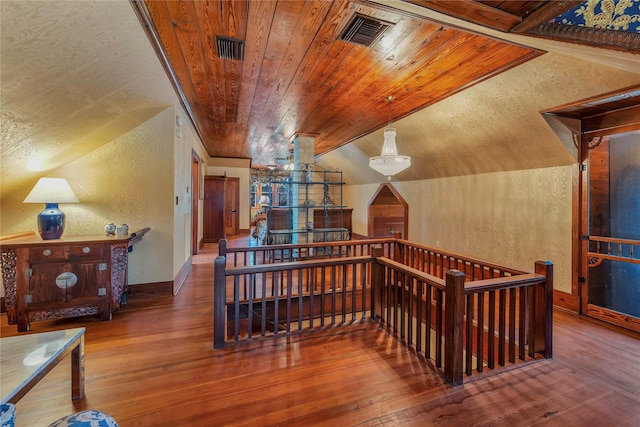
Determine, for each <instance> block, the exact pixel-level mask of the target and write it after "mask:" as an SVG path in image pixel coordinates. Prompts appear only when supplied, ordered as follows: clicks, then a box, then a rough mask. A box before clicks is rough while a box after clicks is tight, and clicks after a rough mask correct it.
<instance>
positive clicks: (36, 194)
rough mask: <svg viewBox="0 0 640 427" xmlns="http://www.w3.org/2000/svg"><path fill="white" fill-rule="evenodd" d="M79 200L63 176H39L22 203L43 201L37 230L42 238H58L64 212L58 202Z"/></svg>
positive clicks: (62, 224)
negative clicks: (43, 205) (43, 206)
mask: <svg viewBox="0 0 640 427" xmlns="http://www.w3.org/2000/svg"><path fill="white" fill-rule="evenodd" d="M78 202H79V200H78V198H77V197H76V195H75V194H74V192H73V190H72V189H71V187H70V186H69V183H67V180H66V179H64V178H40V180H39V181H38V183H37V184H36V186H35V187H33V190H31V192H30V193H29V195H28V196H27V198H26V199H24V202H23V203H44V204H45V205H46V206H45V208H44V210H43V211H42V212H40V213H39V214H38V231H39V232H40V236H41V237H42V239H43V240H55V239H59V238H60V237H61V236H62V233H63V232H64V218H65V216H64V213H63V212H62V211H61V210H60V209H59V208H58V203H78Z"/></svg>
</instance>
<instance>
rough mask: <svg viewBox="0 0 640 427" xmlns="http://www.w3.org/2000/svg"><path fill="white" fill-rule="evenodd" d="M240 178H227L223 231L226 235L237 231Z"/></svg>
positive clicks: (233, 234) (231, 234)
mask: <svg viewBox="0 0 640 427" xmlns="http://www.w3.org/2000/svg"><path fill="white" fill-rule="evenodd" d="M239 199H240V178H227V182H226V184H225V201H224V207H225V210H224V231H225V234H226V235H227V236H235V235H236V234H238V233H239V225H238V223H239V221H238V215H239V209H238V206H239V204H240V203H239Z"/></svg>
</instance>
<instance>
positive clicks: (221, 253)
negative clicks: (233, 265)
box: [218, 239, 227, 259]
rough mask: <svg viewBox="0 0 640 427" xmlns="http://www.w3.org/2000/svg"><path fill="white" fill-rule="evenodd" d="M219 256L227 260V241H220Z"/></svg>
mask: <svg viewBox="0 0 640 427" xmlns="http://www.w3.org/2000/svg"><path fill="white" fill-rule="evenodd" d="M218 255H219V256H222V257H225V259H226V258H227V239H220V240H219V241H218Z"/></svg>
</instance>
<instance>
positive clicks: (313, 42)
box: [132, 0, 577, 167]
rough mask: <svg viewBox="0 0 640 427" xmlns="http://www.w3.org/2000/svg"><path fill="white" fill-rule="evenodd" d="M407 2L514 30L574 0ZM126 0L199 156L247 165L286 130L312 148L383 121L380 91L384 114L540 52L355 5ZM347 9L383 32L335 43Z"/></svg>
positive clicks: (287, 138)
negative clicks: (189, 125) (225, 51)
mask: <svg viewBox="0 0 640 427" xmlns="http://www.w3.org/2000/svg"><path fill="white" fill-rule="evenodd" d="M411 3H415V4H417V5H419V6H423V7H430V8H433V9H435V10H438V11H440V12H443V13H447V14H452V15H455V16H458V17H460V18H461V19H469V20H475V21H476V22H478V23H480V24H481V25H485V26H490V27H492V28H497V29H500V30H502V31H511V30H515V31H517V30H527V29H529V28H530V27H531V26H535V25H536V24H538V23H540V22H543V21H544V20H548V19H549V17H550V16H552V15H553V16H557V15H558V14H559V13H561V12H562V11H564V10H567V9H568V8H570V7H572V6H573V5H575V4H576V3H577V2H549V1H523V2H512V1H511V2H505V1H478V2H471V1H464V2H436V1H423V0H414V1H411ZM132 4H133V5H134V8H135V9H136V11H137V13H138V16H139V18H140V20H141V22H142V23H143V25H145V27H146V30H147V32H148V34H149V36H150V38H151V40H152V42H153V43H154V44H155V45H156V46H155V47H156V50H157V51H158V53H159V56H160V57H161V58H162V59H163V61H164V62H165V67H166V69H167V71H168V73H169V74H170V76H171V77H172V78H173V81H174V86H175V88H176V90H177V91H178V93H179V95H180V96H181V98H182V102H183V105H184V107H185V109H186V110H187V113H188V115H189V116H190V119H191V120H192V122H193V124H194V126H195V128H196V130H197V132H198V133H199V135H200V137H201V139H202V141H203V142H204V144H205V146H206V149H207V152H208V154H209V155H210V156H212V157H228V158H250V159H252V166H254V167H261V166H266V165H270V164H275V163H277V161H278V159H279V158H284V157H286V156H287V154H288V152H289V148H290V144H291V142H292V140H293V138H294V136H295V135H296V134H305V135H314V136H315V154H316V155H320V154H323V153H326V152H328V151H330V150H332V149H334V148H337V147H339V146H341V145H343V144H347V143H349V142H350V141H353V140H355V139H357V138H358V137H361V136H363V135H365V134H367V133H370V132H372V131H374V130H377V129H379V128H381V127H383V126H384V125H386V123H387V122H388V120H389V108H388V107H389V105H388V102H387V97H389V96H392V97H394V101H393V103H392V117H393V120H396V119H398V118H401V117H403V116H406V115H408V114H411V113H413V112H415V111H417V110H420V109H422V108H425V107H427V106H429V105H431V104H433V103H436V102H438V101H440V100H442V99H444V98H446V97H448V96H450V95H452V94H454V93H456V92H458V91H461V90H464V89H465V88H467V87H469V86H471V85H474V84H476V83H478V82H481V81H483V80H485V79H487V78H490V77H491V76H494V75H496V74H498V73H501V72H503V71H505V70H507V69H509V68H511V67H515V66H517V65H518V64H521V63H523V62H524V61H528V60H530V59H532V58H534V57H536V56H538V55H540V54H542V53H543V52H541V51H537V50H534V49H531V48H528V47H524V46H520V45H516V44H511V43H508V42H505V41H502V40H498V39H495V38H490V37H487V36H485V35H479V34H476V33H473V32H470V31H468V30H462V29H459V28H454V27H452V26H449V25H444V24H442V23H438V22H435V21H430V20H428V19H426V18H424V17H420V16H415V15H412V14H408V13H406V12H402V11H398V10H395V9H391V8H389V7H387V6H383V5H380V4H376V3H370V2H365V1H357V0H356V1H348V0H336V1H316V0H308V1H219V0H215V1H180V2H176V1H171V0H153V1H151V0H146V1H144V2H143V1H134V2H133V3H132ZM357 16H360V17H364V18H368V19H372V20H375V21H379V22H380V23H381V24H382V25H388V26H389V28H388V29H387V30H386V31H385V32H384V33H383V34H382V35H380V36H379V37H377V38H376V39H375V40H374V42H373V43H371V45H370V46H364V45H361V44H358V43H354V42H349V41H344V40H342V35H343V33H344V31H345V28H346V27H347V26H348V25H349V24H350V23H352V22H353V20H354V18H355V17H357ZM527 16H530V17H532V19H531V20H529V21H527V20H525V19H524V17H527ZM527 22H529V24H526V23H527ZM364 28H365V29H367V28H370V27H368V26H367V25H366V24H365V25H364ZM372 31H375V28H374V29H372ZM220 37H224V38H228V39H229V40H227V42H228V43H231V44H233V42H237V41H242V42H244V47H243V48H240V50H239V51H238V52H240V53H243V55H244V58H243V59H223V58H221V57H220V56H221V53H222V52H221V49H220V47H219V46H218V42H219V40H217V39H219V38H220ZM231 53H233V52H231Z"/></svg>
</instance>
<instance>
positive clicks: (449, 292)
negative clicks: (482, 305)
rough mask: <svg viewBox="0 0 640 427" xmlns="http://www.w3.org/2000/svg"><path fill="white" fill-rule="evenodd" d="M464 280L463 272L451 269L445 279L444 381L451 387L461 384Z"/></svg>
mask: <svg viewBox="0 0 640 427" xmlns="http://www.w3.org/2000/svg"><path fill="white" fill-rule="evenodd" d="M465 278H466V276H465V274H464V273H463V272H461V271H458V270H453V269H452V270H449V271H447V274H446V278H445V296H444V298H445V314H444V379H445V381H447V382H448V383H449V384H451V385H453V386H457V385H460V384H462V374H463V361H464V360H463V359H464V358H463V355H464V353H463V350H464V349H463V345H464V341H463V333H464V331H463V329H464V306H465V295H464V281H465ZM438 339H440V338H438Z"/></svg>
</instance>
